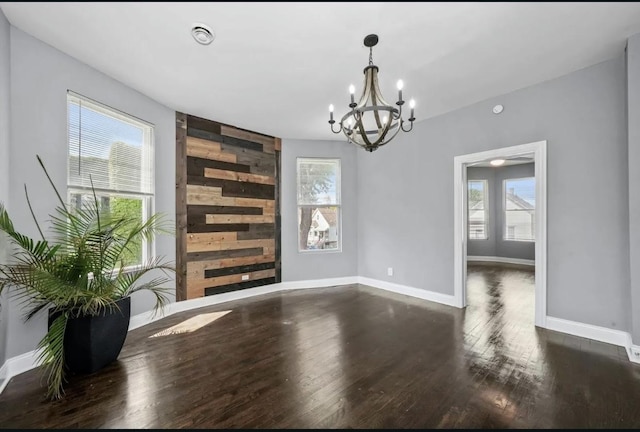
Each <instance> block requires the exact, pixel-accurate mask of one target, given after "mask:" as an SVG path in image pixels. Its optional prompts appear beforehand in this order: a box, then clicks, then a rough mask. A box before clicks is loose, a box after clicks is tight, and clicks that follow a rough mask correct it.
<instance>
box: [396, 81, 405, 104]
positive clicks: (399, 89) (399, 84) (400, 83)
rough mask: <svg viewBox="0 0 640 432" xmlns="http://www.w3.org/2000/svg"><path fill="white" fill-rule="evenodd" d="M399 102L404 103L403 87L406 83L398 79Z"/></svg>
mask: <svg viewBox="0 0 640 432" xmlns="http://www.w3.org/2000/svg"><path fill="white" fill-rule="evenodd" d="M397 85H398V104H399V105H402V88H403V87H404V83H403V82H402V80H398V84H397Z"/></svg>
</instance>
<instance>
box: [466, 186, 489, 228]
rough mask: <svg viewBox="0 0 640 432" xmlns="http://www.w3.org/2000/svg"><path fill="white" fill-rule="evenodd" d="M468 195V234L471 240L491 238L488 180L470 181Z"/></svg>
mask: <svg viewBox="0 0 640 432" xmlns="http://www.w3.org/2000/svg"><path fill="white" fill-rule="evenodd" d="M467 183H468V195H467V197H468V198H467V214H468V219H467V220H468V232H469V239H470V240H486V239H488V238H489V228H488V221H489V217H488V216H489V215H488V209H489V200H488V194H487V181H486V180H469V181H468V182H467Z"/></svg>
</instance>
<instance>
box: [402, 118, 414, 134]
mask: <svg viewBox="0 0 640 432" xmlns="http://www.w3.org/2000/svg"><path fill="white" fill-rule="evenodd" d="M410 123H411V127H410V128H409V129H405V128H404V126H403V125H404V121H402V122H400V129H402V132H411V130H412V129H413V122H410Z"/></svg>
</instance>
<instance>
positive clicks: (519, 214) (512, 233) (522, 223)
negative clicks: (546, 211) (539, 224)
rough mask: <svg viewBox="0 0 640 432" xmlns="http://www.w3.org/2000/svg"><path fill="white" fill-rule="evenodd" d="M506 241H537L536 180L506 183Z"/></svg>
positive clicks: (506, 181) (522, 179)
mask: <svg viewBox="0 0 640 432" xmlns="http://www.w3.org/2000/svg"><path fill="white" fill-rule="evenodd" d="M503 203H504V226H505V228H504V239H505V240H512V241H535V215H536V180H535V178H533V177H529V178H520V179H507V180H505V181H504V201H503Z"/></svg>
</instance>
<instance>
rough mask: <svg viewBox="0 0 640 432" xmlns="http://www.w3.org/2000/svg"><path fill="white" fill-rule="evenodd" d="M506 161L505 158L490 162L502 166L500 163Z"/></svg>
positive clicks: (502, 163)
mask: <svg viewBox="0 0 640 432" xmlns="http://www.w3.org/2000/svg"><path fill="white" fill-rule="evenodd" d="M504 162H505V160H504V159H494V160H492V161H491V162H489V163H490V164H491V165H493V166H500V165H504Z"/></svg>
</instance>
